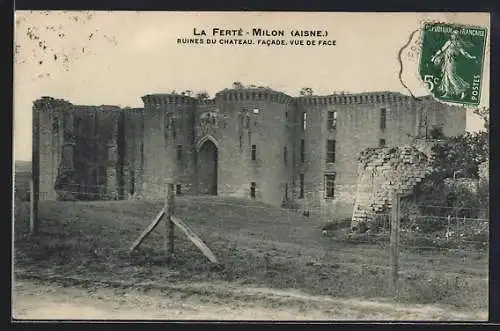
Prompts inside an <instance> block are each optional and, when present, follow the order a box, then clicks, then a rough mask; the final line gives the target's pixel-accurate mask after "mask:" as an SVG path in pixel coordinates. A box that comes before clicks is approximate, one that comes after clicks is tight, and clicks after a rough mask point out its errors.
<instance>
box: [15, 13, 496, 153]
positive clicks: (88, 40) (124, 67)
mask: <svg viewBox="0 0 500 331" xmlns="http://www.w3.org/2000/svg"><path fill="white" fill-rule="evenodd" d="M423 20H440V21H446V22H452V23H462V24H473V25H480V26H484V27H487V28H488V29H489V26H490V20H489V14H474V13H457V14H444V13H438V14H429V13H420V14H411V13H397V14H396V13H394V14H393V13H377V14H362V13H209V12H205V13H179V12H98V13H96V12H16V27H15V43H16V45H17V53H16V55H15V65H14V157H15V159H17V160H30V159H31V108H32V102H33V101H34V100H35V99H37V98H39V97H41V96H52V97H55V98H64V99H66V100H68V101H70V102H72V103H74V104H89V105H101V104H110V105H120V106H130V107H141V106H142V102H141V99H140V97H141V96H143V95H145V94H149V93H168V92H170V91H172V90H176V91H177V92H180V91H183V90H192V91H195V92H197V91H207V92H208V93H209V94H210V95H211V96H213V95H214V94H215V93H216V92H217V91H219V90H222V89H224V88H226V87H231V84H232V83H233V82H235V81H240V82H242V83H243V84H254V85H263V86H269V87H271V88H273V89H276V90H281V91H283V92H285V93H288V94H290V95H292V96H296V95H297V94H298V91H299V90H300V89H301V88H302V87H311V88H312V89H313V91H314V92H315V94H319V95H321V94H331V93H333V92H335V91H346V92H364V91H398V92H402V93H405V94H408V92H407V91H406V90H405V88H404V87H403V86H402V85H401V83H400V81H399V79H398V72H399V69H400V66H399V61H398V51H399V50H400V49H401V47H402V46H403V45H404V44H405V43H406V42H407V41H408V38H409V36H410V34H411V33H412V32H413V31H414V30H417V29H418V28H419V27H420V25H421V22H422V21H423ZM194 28H197V29H198V30H201V29H205V30H206V31H207V33H208V32H209V31H210V32H211V29H212V28H230V29H233V28H234V29H238V28H242V29H243V30H244V31H250V33H251V29H252V28H263V29H283V30H285V32H286V33H287V34H288V33H289V31H290V30H292V29H305V30H312V29H320V30H326V31H328V37H327V38H326V39H334V40H336V46H310V47H306V46H302V47H292V46H277V47H268V46H260V45H252V46H223V45H217V46H209V45H178V44H176V40H177V38H189V37H193V29H194ZM30 36H31V37H30ZM37 37H38V38H39V39H36V38H37ZM244 38H247V36H244ZM252 39H253V40H256V39H259V38H255V37H254V38H252ZM284 39H286V40H290V39H292V38H291V37H289V36H285V38H284ZM302 39H306V38H302ZM487 49H488V50H487V54H486V59H485V61H486V63H485V68H486V69H485V72H484V79H483V98H482V100H481V104H482V105H488V104H489V90H488V87H489V75H488V74H489V42H488V45H487ZM402 60H403V68H404V72H403V77H404V81H405V83H406V84H407V85H408V86H409V87H410V89H411V90H412V92H413V93H414V94H416V95H422V94H425V93H426V92H425V89H424V88H423V86H422V83H421V82H420V81H419V80H418V78H417V77H418V76H417V69H416V68H417V66H416V63H414V62H412V61H411V60H409V58H408V56H407V52H404V54H403V57H402ZM481 128H482V123H481V121H480V120H479V118H478V117H477V116H475V115H472V112H471V111H469V113H468V116H467V129H468V130H469V131H475V130H478V129H481Z"/></svg>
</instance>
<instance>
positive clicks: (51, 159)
mask: <svg viewBox="0 0 500 331" xmlns="http://www.w3.org/2000/svg"><path fill="white" fill-rule="evenodd" d="M70 106H71V104H70V103H67V102H65V101H63V100H57V99H54V98H50V97H43V98H41V99H39V100H36V101H35V102H34V103H33V112H36V113H38V119H39V120H38V125H39V129H38V132H39V140H38V142H36V141H33V143H34V144H37V146H35V145H34V146H33V149H34V150H36V149H38V156H39V157H38V160H39V162H38V168H39V185H40V186H39V192H40V200H57V192H56V190H55V183H56V179H57V174H58V169H59V164H60V162H61V157H62V155H61V154H62V145H63V143H64V135H63V131H64V130H63V116H64V112H65V111H64V110H65V109H66V108H67V107H70Z"/></svg>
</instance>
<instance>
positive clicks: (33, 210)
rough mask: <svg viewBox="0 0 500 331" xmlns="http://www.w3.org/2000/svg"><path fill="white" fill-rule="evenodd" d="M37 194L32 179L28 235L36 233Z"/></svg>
mask: <svg viewBox="0 0 500 331" xmlns="http://www.w3.org/2000/svg"><path fill="white" fill-rule="evenodd" d="M37 193H38V192H36V185H35V181H34V180H33V179H31V180H30V234H31V235H35V234H37V232H38V194H37Z"/></svg>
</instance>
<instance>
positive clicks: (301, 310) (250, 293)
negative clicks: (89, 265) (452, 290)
mask: <svg viewBox="0 0 500 331" xmlns="http://www.w3.org/2000/svg"><path fill="white" fill-rule="evenodd" d="M183 287H184V288H185V289H186V290H187V289H188V287H190V288H191V289H192V288H193V287H197V289H198V290H197V291H195V292H192V291H191V292H189V291H183V290H182V288H183ZM177 288H178V290H175V291H168V292H167V293H165V292H161V291H158V290H149V291H144V290H142V291H138V290H134V289H131V290H123V289H111V288H98V289H93V290H85V289H82V288H74V287H62V286H60V285H53V284H47V283H40V282H38V281H36V282H35V281H31V280H29V281H28V280H16V284H15V289H14V292H13V297H12V302H13V317H14V318H18V319H59V320H61V319H99V320H102V319H123V320H130V319H141V320H144V319H146V320H150V319H156V320H158V319H161V320H165V319H166V320H168V319H174V320H183V319H197V320H214V319H216V320H486V319H487V318H488V315H487V312H458V311H453V310H450V309H446V308H444V307H436V306H424V305H421V306H418V305H412V306H409V305H395V304H393V303H384V302H372V301H362V300H354V299H351V300H346V299H334V298H329V297H319V296H309V295H305V294H302V293H299V292H291V291H278V290H270V289H262V288H241V287H233V286H228V284H213V283H211V284H185V285H179V286H178V287H177ZM201 288H204V289H207V292H206V293H204V294H200V293H199V289H201ZM214 291H215V292H214ZM196 292H197V293H196ZM216 292H217V293H216ZM211 293H212V294H215V295H211Z"/></svg>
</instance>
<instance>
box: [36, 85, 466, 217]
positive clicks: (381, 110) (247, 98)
mask: <svg viewBox="0 0 500 331" xmlns="http://www.w3.org/2000/svg"><path fill="white" fill-rule="evenodd" d="M142 100H143V102H144V108H119V107H115V106H78V105H73V104H71V103H69V102H67V101H64V100H57V99H53V98H49V97H43V98H41V99H39V100H37V101H35V102H34V111H33V114H34V117H33V119H34V131H33V134H34V135H33V147H34V148H33V162H34V167H36V166H38V169H39V170H38V171H37V172H38V174H37V175H36V176H37V178H38V179H37V180H38V181H39V183H38V186H39V192H40V199H48V200H51V199H52V200H55V199H64V198H65V197H68V196H71V197H72V198H75V199H78V198H80V199H89V198H90V199H127V198H128V197H130V196H137V197H141V198H144V199H162V198H163V196H164V190H165V185H164V180H165V178H169V179H171V181H172V182H173V183H174V185H175V190H176V193H177V194H182V195H205V194H209V195H219V196H235V197H242V198H249V199H256V200H260V201H263V202H266V203H270V204H273V205H281V204H283V203H284V202H290V201H294V202H295V203H297V204H298V205H299V206H300V208H302V209H306V210H311V211H321V212H322V213H324V215H331V216H337V217H345V216H351V215H352V210H353V204H354V200H355V195H356V179H357V165H358V156H359V153H360V152H361V151H362V150H364V149H365V148H368V147H376V146H380V145H387V146H397V145H400V144H405V143H409V142H411V141H412V140H413V139H415V138H416V137H422V136H424V135H426V134H427V133H428V132H429V130H431V128H433V127H435V126H440V127H442V129H443V133H444V134H445V135H446V136H454V135H459V134H462V133H464V131H465V125H466V115H465V109H464V108H462V107H455V106H449V105H445V104H442V103H438V102H436V101H434V100H433V99H432V98H430V97H424V98H420V99H418V100H417V99H414V98H412V97H408V96H405V95H402V94H400V93H394V92H370V93H360V94H334V95H329V96H303V97H298V98H294V97H291V96H288V95H286V94H284V93H281V92H277V91H274V90H271V89H269V88H240V89H226V90H223V91H221V92H219V93H217V94H216V96H215V98H214V99H206V100H200V99H197V98H193V97H190V96H186V95H177V94H151V95H145V96H143V97H142Z"/></svg>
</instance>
